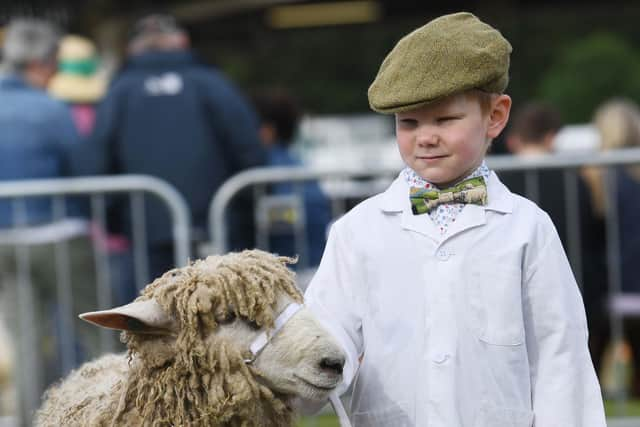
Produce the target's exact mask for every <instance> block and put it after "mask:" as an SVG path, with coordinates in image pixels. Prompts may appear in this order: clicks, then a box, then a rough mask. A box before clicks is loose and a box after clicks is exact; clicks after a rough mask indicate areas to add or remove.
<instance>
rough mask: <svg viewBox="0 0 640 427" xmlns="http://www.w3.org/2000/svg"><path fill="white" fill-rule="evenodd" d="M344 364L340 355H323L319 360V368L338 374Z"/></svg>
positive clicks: (340, 372) (340, 373)
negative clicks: (338, 356)
mask: <svg viewBox="0 0 640 427" xmlns="http://www.w3.org/2000/svg"><path fill="white" fill-rule="evenodd" d="M343 366H344V358H343V357H340V358H337V357H324V358H323V359H322V360H321V361H320V368H321V369H322V370H325V371H332V373H336V374H338V375H342V367H343Z"/></svg>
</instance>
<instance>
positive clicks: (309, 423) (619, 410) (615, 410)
mask: <svg viewBox="0 0 640 427" xmlns="http://www.w3.org/2000/svg"><path fill="white" fill-rule="evenodd" d="M604 409H605V412H606V413H607V417H616V416H626V417H640V400H629V401H627V402H626V404H625V406H624V407H618V406H617V402H615V401H612V400H605V402H604ZM339 426H340V424H339V423H338V419H337V418H336V417H335V415H333V414H323V415H319V416H317V417H305V418H302V419H300V420H299V421H298V423H297V427H339Z"/></svg>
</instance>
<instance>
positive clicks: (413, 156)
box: [396, 94, 511, 187]
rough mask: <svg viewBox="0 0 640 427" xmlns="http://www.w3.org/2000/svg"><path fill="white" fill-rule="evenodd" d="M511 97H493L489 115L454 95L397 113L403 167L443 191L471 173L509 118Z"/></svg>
mask: <svg viewBox="0 0 640 427" xmlns="http://www.w3.org/2000/svg"><path fill="white" fill-rule="evenodd" d="M510 107H511V98H509V97H508V96H507V95H496V96H494V97H493V98H492V100H491V105H490V108H489V109H488V111H486V112H484V113H483V111H482V109H481V107H480V102H479V100H478V98H477V97H476V96H471V95H468V94H458V95H453V96H450V97H447V98H444V99H442V100H440V101H437V102H434V103H432V104H428V105H426V106H424V107H420V108H417V109H415V110H411V111H407V112H403V113H397V114H396V139H397V141H398V148H399V150H400V155H401V156H402V159H403V160H404V162H405V163H406V164H407V166H409V167H410V168H411V169H413V170H414V171H415V172H416V173H418V174H419V175H420V176H421V177H422V178H424V179H425V180H427V181H429V182H431V183H433V184H436V185H438V186H439V187H445V186H446V185H448V184H453V183H455V182H456V181H458V180H460V179H464V178H465V177H466V176H467V175H469V174H470V173H471V172H473V171H474V170H475V169H476V168H477V167H478V166H480V164H481V163H482V160H483V159H484V156H485V153H486V151H487V148H488V147H489V144H490V143H491V140H492V139H493V138H495V137H496V136H498V135H499V134H500V131H502V129H504V126H505V125H506V123H507V120H508V118H509V109H510Z"/></svg>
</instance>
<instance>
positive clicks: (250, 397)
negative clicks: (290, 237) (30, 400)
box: [35, 250, 345, 427]
mask: <svg viewBox="0 0 640 427" xmlns="http://www.w3.org/2000/svg"><path fill="white" fill-rule="evenodd" d="M292 262H294V261H293V260H292V259H290V258H284V257H277V256H275V255H272V254H269V253H267V252H263V251H260V250H251V251H243V252H240V253H230V254H226V255H222V256H209V257H207V258H206V259H205V260H199V261H196V262H194V263H192V264H191V265H188V266H186V267H182V268H178V269H174V270H171V271H169V272H167V273H165V274H163V275H162V277H160V278H158V279H156V280H155V281H154V282H153V283H151V284H150V285H147V287H146V288H145V289H143V291H142V293H141V296H139V297H138V298H137V299H136V300H135V301H134V302H133V303H131V304H128V305H125V306H122V307H117V308H114V309H111V310H106V311H99V312H93V313H85V314H84V315H81V317H82V318H83V319H85V320H87V321H90V322H92V323H95V324H97V325H100V326H104V327H109V328H112V329H117V330H122V331H123V332H122V335H121V340H122V341H123V342H124V343H125V344H126V345H127V348H128V351H127V353H126V354H120V355H113V354H111V355H106V356H103V357H102V358H99V359H98V360H96V361H93V362H88V363H86V364H85V365H83V366H82V367H80V368H79V369H78V370H76V371H74V372H72V373H71V374H70V375H69V376H68V377H67V379H66V380H63V381H62V382H61V383H60V384H57V385H55V386H53V387H52V388H50V389H49V390H48V391H47V392H46V393H45V396H44V402H43V404H42V406H41V408H40V409H39V410H38V412H37V413H36V417H35V419H36V422H35V425H37V426H61V425H65V426H116V425H117V426H120V425H122V426H125V425H126V426H159V427H160V426H229V427H234V426H243V427H250V426H256V427H258V426H277V427H279V426H282V427H284V426H291V425H293V424H292V423H293V418H294V413H293V410H292V409H291V408H292V405H291V404H292V402H293V400H294V398H296V397H301V398H303V399H311V400H325V399H327V397H328V396H329V394H330V393H331V392H332V391H333V390H334V389H335V387H336V386H337V385H339V384H340V382H341V381H342V367H343V365H344V360H345V356H344V354H343V352H342V351H341V350H340V348H339V346H338V345H337V344H336V342H335V341H334V340H333V338H331V337H330V336H329V334H328V333H327V332H326V331H325V330H324V329H322V327H321V326H320V325H319V323H318V322H317V320H315V318H313V317H312V315H311V314H310V312H309V311H307V309H306V308H304V306H299V304H302V302H303V297H302V294H301V293H300V290H299V289H298V288H297V287H296V285H295V282H294V275H293V273H292V272H291V271H290V270H289V269H288V268H287V264H289V263H292ZM292 309H293V310H292ZM298 309H299V311H297V312H296V311H295V310H298ZM294 313H295V314H294ZM285 316H291V317H290V319H289V320H288V321H287V319H286V318H285ZM282 322H286V323H284V326H281V325H280V323H282ZM280 327H281V329H280V330H278V328H280ZM260 344H266V345H265V346H264V347H263V348H262V346H261V345H260ZM252 350H253V352H252Z"/></svg>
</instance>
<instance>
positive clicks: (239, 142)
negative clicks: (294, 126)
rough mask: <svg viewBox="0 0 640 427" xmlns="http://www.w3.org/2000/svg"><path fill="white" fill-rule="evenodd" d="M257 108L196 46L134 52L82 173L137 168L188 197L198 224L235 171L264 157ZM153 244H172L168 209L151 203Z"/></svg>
mask: <svg viewBox="0 0 640 427" xmlns="http://www.w3.org/2000/svg"><path fill="white" fill-rule="evenodd" d="M257 129H258V122H257V119H256V117H255V114H254V112H253V111H252V110H251V108H250V107H249V105H248V104H247V102H246V101H245V100H244V98H243V97H242V96H241V95H240V93H239V92H238V91H237V90H236V89H235V87H234V86H233V85H232V84H231V83H230V82H229V81H228V80H227V79H226V78H225V77H223V75H222V74H221V73H220V72H218V71H216V70H215V69H212V68H209V67H205V66H204V65H201V64H200V63H199V62H198V61H197V60H196V59H195V57H194V55H193V54H192V53H191V52H190V51H157V52H148V53H143V54H140V55H137V56H134V57H132V58H131V59H130V60H129V61H128V63H127V64H126V65H125V66H124V68H123V69H122V70H121V72H120V73H119V74H118V75H117V77H116V78H115V80H114V81H113V83H112V85H111V87H110V89H109V91H108V93H107V96H106V97H105V99H104V100H103V102H102V103H101V104H100V106H99V107H98V111H97V116H96V125H95V128H94V132H93V135H92V137H91V143H90V144H89V145H90V147H91V150H90V151H88V152H86V153H84V155H83V156H82V158H81V159H80V161H79V162H78V164H77V168H76V171H77V173H81V174H96V173H122V174H125V173H136V174H148V175H152V176H156V177H158V178H161V179H164V180H166V181H168V182H169V183H170V184H172V185H173V186H175V187H176V189H177V190H178V191H179V192H180V193H181V194H182V195H183V196H184V197H185V198H186V201H187V204H188V205H189V207H190V209H191V212H192V215H193V218H192V221H193V225H194V227H196V228H197V229H204V228H205V226H206V221H207V210H208V206H209V202H210V201H211V199H212V197H213V195H214V193H215V192H216V190H217V189H218V187H219V186H220V185H221V184H222V183H223V182H224V181H225V180H226V179H227V178H229V177H230V176H231V175H233V174H235V173H237V172H239V171H241V170H243V169H246V168H249V167H252V166H259V165H261V164H263V162H264V151H263V149H262V147H261V145H260V143H259V139H258V133H257ZM146 213H147V215H146V221H147V224H148V229H147V232H148V237H149V240H150V242H152V243H153V242H156V243H157V242H168V241H170V239H171V226H170V222H169V218H168V215H167V213H166V210H165V209H162V208H159V207H158V206H155V205H153V204H147V206H146Z"/></svg>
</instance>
